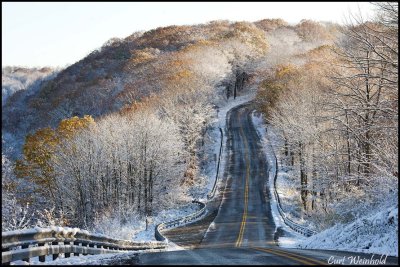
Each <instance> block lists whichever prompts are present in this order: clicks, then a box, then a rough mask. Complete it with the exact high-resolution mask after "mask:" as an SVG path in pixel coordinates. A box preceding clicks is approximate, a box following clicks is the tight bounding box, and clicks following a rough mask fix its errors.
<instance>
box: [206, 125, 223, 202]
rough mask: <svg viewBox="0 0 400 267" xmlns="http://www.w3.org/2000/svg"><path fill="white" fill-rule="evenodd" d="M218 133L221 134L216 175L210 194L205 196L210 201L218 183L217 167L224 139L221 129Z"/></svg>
mask: <svg viewBox="0 0 400 267" xmlns="http://www.w3.org/2000/svg"><path fill="white" fill-rule="evenodd" d="M219 132H220V133H221V143H220V146H219V156H218V164H217V174H216V175H215V181H214V186H213V188H212V190H211V192H210V193H208V194H207V198H208V199H211V198H213V197H214V196H215V191H216V189H217V182H218V175H219V165H220V162H221V154H222V143H223V139H224V133H223V132H222V129H221V127H220V128H219Z"/></svg>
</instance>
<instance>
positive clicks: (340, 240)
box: [297, 205, 399, 257]
mask: <svg viewBox="0 0 400 267" xmlns="http://www.w3.org/2000/svg"><path fill="white" fill-rule="evenodd" d="M398 221H399V217H398V205H395V206H392V207H390V208H387V209H385V210H382V211H379V212H377V213H373V214H372V215H370V216H364V217H362V218H359V219H357V220H355V221H354V222H352V223H349V224H338V225H335V226H334V227H331V228H329V229H327V230H325V231H322V232H321V233H319V234H317V235H315V236H311V237H309V238H307V239H305V240H303V241H301V242H298V244H297V247H299V248H311V249H340V250H346V251H358V252H368V253H376V254H388V255H390V256H396V257H398V253H399V252H398V229H399V228H398V227H399V224H398Z"/></svg>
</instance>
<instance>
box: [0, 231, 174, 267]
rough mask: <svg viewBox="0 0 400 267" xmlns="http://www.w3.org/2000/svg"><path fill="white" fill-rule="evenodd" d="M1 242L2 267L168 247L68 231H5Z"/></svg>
mask: <svg viewBox="0 0 400 267" xmlns="http://www.w3.org/2000/svg"><path fill="white" fill-rule="evenodd" d="M1 238H2V242H1V243H2V244H1V248H2V253H1V263H2V265H8V264H10V262H12V261H16V260H23V261H27V262H29V261H30V259H31V258H33V257H39V261H40V262H44V261H45V260H46V256H47V255H52V259H53V260H55V259H56V258H58V256H59V254H60V253H64V257H65V258H68V257H70V256H71V254H73V256H80V255H82V256H86V255H96V254H106V253H118V252H123V251H125V252H126V251H131V250H148V249H164V248H166V247H167V243H166V242H159V241H152V242H134V241H129V240H121V239H114V238H111V237H107V236H104V235H96V234H91V233H89V232H88V231H85V230H80V229H78V228H67V227H51V228H38V227H37V228H33V229H26V230H17V231H8V232H2V233H1Z"/></svg>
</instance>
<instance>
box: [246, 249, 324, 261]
mask: <svg viewBox="0 0 400 267" xmlns="http://www.w3.org/2000/svg"><path fill="white" fill-rule="evenodd" d="M253 249H255V250H259V251H264V252H267V253H271V254H275V255H278V256H282V257H285V258H289V259H292V260H295V261H298V262H301V263H304V264H307V265H327V264H326V262H322V261H319V260H315V259H311V258H307V257H305V256H303V255H299V254H293V253H290V252H287V251H282V250H275V249H270V248H255V247H253Z"/></svg>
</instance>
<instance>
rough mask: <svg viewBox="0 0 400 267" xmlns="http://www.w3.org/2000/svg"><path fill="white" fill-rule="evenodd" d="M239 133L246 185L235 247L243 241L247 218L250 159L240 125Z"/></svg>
mask: <svg viewBox="0 0 400 267" xmlns="http://www.w3.org/2000/svg"><path fill="white" fill-rule="evenodd" d="M240 135H241V136H242V138H243V143H244V146H245V149H246V150H245V158H246V185H245V190H244V211H243V217H242V224H241V225H240V231H239V236H238V238H237V240H236V247H240V246H241V245H242V242H243V235H244V229H245V227H246V220H247V209H248V203H249V178H250V160H249V155H248V150H249V147H248V144H247V139H246V137H245V135H244V132H243V128H242V127H240Z"/></svg>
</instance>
